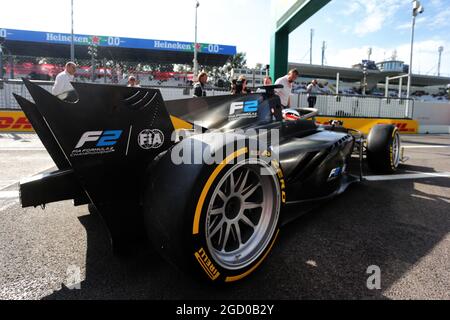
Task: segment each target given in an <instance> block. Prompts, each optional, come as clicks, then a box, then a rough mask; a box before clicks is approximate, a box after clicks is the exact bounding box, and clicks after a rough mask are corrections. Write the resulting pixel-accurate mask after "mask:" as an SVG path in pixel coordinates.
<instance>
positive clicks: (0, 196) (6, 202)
mask: <svg viewBox="0 0 450 320" xmlns="http://www.w3.org/2000/svg"><path fill="white" fill-rule="evenodd" d="M17 203H19V191H17V190H16V191H0V212H1V211H4V210H7V209H8V208H10V207H12V206H14V205H15V204H17Z"/></svg>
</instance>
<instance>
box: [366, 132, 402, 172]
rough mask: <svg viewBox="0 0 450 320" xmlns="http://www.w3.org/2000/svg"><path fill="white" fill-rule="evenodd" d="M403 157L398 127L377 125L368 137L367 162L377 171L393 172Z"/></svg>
mask: <svg viewBox="0 0 450 320" xmlns="http://www.w3.org/2000/svg"><path fill="white" fill-rule="evenodd" d="M400 159H401V140H400V134H399V131H398V128H397V127H396V126H394V125H390V124H380V125H376V126H374V127H373V128H372V130H370V133H369V136H368V137H367V162H368V164H369V167H370V169H372V170H374V171H375V172H377V173H393V172H395V171H396V170H397V168H398V166H399V164H400Z"/></svg>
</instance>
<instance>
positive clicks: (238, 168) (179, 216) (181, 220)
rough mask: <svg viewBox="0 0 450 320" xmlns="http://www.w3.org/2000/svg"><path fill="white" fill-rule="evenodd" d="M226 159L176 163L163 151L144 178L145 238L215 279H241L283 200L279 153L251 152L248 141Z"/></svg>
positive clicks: (266, 245) (184, 266) (181, 264)
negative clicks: (269, 155)
mask: <svg viewBox="0 0 450 320" xmlns="http://www.w3.org/2000/svg"><path fill="white" fill-rule="evenodd" d="M168 154H170V153H168ZM168 157H169V158H168ZM224 159H225V160H223V161H222V162H220V163H217V164H212V165H206V164H181V165H174V164H173V163H172V161H170V155H166V156H165V157H163V158H162V159H161V161H160V162H159V164H158V165H157V168H155V171H156V174H154V175H153V177H152V178H151V179H150V180H151V183H150V186H149V187H148V189H147V191H146V194H145V197H146V200H145V208H144V215H145V221H146V228H147V231H148V234H149V237H150V240H151V242H152V244H153V245H154V246H155V248H156V249H157V250H158V251H159V252H160V253H161V254H162V256H163V257H165V258H166V259H167V260H168V261H169V262H171V263H173V264H174V265H175V266H176V267H178V268H179V269H181V271H188V272H190V273H191V274H193V275H195V276H197V277H200V278H202V279H204V280H207V281H209V282H212V283H217V284H220V283H230V282H235V281H238V280H241V279H243V278H245V277H246V276H248V275H250V274H251V273H252V272H253V271H254V270H255V269H256V268H257V267H258V266H259V265H260V264H261V263H262V261H263V260H264V259H265V258H266V256H267V255H268V253H269V252H270V250H271V248H272V246H273V244H274V242H275V240H276V238H277V235H278V226H279V220H280V219H279V216H280V210H281V206H282V203H283V201H285V191H284V188H285V185H284V180H283V173H282V171H281V168H280V167H279V164H278V162H277V161H275V160H273V161H266V160H265V159H263V158H262V157H259V156H252V157H250V156H249V152H248V148H247V147H245V148H242V149H239V150H237V151H235V152H232V153H230V154H226V157H225V158H224Z"/></svg>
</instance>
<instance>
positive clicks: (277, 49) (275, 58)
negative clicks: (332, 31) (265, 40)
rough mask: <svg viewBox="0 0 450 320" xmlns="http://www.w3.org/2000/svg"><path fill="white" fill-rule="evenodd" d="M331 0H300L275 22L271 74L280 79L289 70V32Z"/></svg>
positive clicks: (271, 46) (271, 48)
mask: <svg viewBox="0 0 450 320" xmlns="http://www.w3.org/2000/svg"><path fill="white" fill-rule="evenodd" d="M330 1H331V0H298V1H296V2H295V4H293V5H292V6H291V7H290V8H289V9H288V10H287V11H286V12H285V13H284V14H283V15H282V16H281V18H279V19H278V20H277V21H276V22H275V24H276V25H275V31H274V34H273V35H272V39H271V44H270V69H271V71H270V75H271V77H272V79H273V80H274V81H275V79H278V78H279V77H281V76H283V75H285V74H286V73H287V71H288V53H289V34H290V33H291V32H292V31H294V30H295V29H297V28H298V27H299V26H300V25H301V24H302V23H303V22H305V21H306V20H308V19H309V18H310V17H311V16H312V15H314V14H315V13H316V12H317V11H319V10H320V9H322V8H323V7H324V6H325V5H326V4H327V3H328V2H330Z"/></svg>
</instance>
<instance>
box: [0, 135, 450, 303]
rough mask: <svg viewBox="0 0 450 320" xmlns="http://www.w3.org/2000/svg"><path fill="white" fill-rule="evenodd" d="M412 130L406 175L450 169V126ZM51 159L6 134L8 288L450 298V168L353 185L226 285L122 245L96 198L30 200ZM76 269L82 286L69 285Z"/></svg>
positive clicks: (3, 207) (79, 295) (25, 139)
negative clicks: (29, 189)
mask: <svg viewBox="0 0 450 320" xmlns="http://www.w3.org/2000/svg"><path fill="white" fill-rule="evenodd" d="M403 141H404V144H405V145H408V146H414V147H413V148H407V149H406V150H405V155H406V156H408V157H410V160H409V161H408V162H407V164H406V165H403V166H402V168H401V170H400V172H399V174H402V173H407V174H409V173H411V172H410V171H413V172H422V173H429V174H433V173H435V172H441V173H442V172H446V173H448V172H450V161H449V160H450V136H449V135H433V136H431V135H428V136H403ZM430 146H431V147H430ZM436 146H440V147H436ZM50 167H52V162H51V160H50V158H49V157H48V155H47V153H46V151H45V150H43V149H42V145H40V143H39V140H38V139H37V138H36V136H35V135H31V134H8V135H6V134H1V135H0V172H1V176H2V177H0V190H1V189H3V190H1V191H0V221H1V222H0V299H450V268H449V266H450V233H449V232H450V179H449V178H448V177H434V176H432V175H430V177H429V178H422V179H406V180H390V181H366V182H364V183H362V184H359V185H354V186H352V187H350V189H349V190H347V192H346V193H344V194H343V195H341V196H339V197H338V198H336V199H335V200H333V201H331V202H328V203H324V204H323V205H322V206H321V207H320V208H319V209H318V210H315V211H314V212H311V213H309V214H307V215H305V216H302V217H301V218H299V219H298V220H296V221H295V222H293V223H291V224H290V225H288V226H286V227H284V228H282V230H281V232H280V238H279V240H278V242H277V244H276V245H275V247H274V249H273V251H272V252H271V253H270V255H269V256H268V259H267V260H266V261H265V263H264V264H263V265H262V266H261V267H260V268H258V269H257V271H255V272H254V274H252V275H251V276H250V277H249V278H248V279H247V280H246V281H244V282H241V283H239V284H237V285H233V286H231V287H226V288H220V289H217V288H212V287H210V286H206V285H203V284H199V283H198V282H196V281H193V280H191V279H190V278H189V277H187V276H185V275H184V274H182V273H180V272H178V271H177V270H175V269H173V268H172V267H171V266H170V265H168V264H167V263H166V262H164V260H162V259H161V258H160V257H159V256H158V255H156V254H155V253H154V252H153V251H152V250H151V249H146V250H145V249H141V250H138V252H136V253H135V254H133V255H131V256H130V257H129V258H127V259H124V260H123V259H118V258H117V257H115V256H113V255H112V253H111V250H110V245H109V240H108V235H107V232H106V229H105V227H104V226H103V224H102V221H101V219H100V218H99V217H98V216H97V215H92V214H89V212H88V209H87V206H82V207H78V208H76V207H73V205H72V203H71V202H70V201H66V202H61V203H55V204H50V205H48V206H47V208H46V209H45V210H42V209H41V208H27V209H22V208H20V205H19V203H18V199H17V184H15V182H16V181H18V179H20V178H22V177H25V176H29V175H32V174H35V173H38V172H41V171H43V170H45V169H48V168H50ZM372 265H376V266H379V267H380V269H381V290H369V289H368V288H367V286H366V282H367V278H368V277H369V274H367V273H366V271H367V268H368V267H369V266H372ZM77 270H80V272H81V284H80V287H81V289H79V290H77V289H73V290H70V289H68V288H66V287H65V285H66V284H68V283H70V282H71V281H72V280H73V279H74V278H73V277H74V275H76V272H77Z"/></svg>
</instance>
